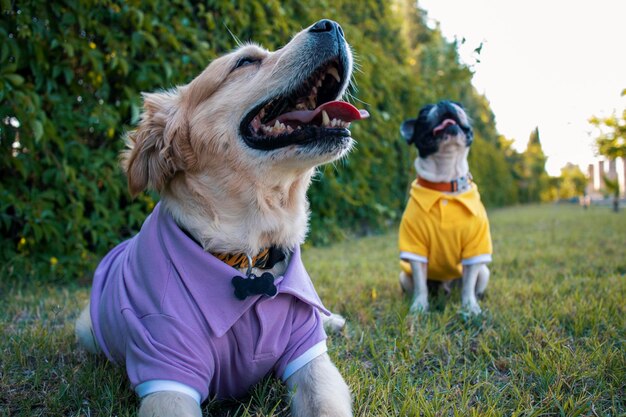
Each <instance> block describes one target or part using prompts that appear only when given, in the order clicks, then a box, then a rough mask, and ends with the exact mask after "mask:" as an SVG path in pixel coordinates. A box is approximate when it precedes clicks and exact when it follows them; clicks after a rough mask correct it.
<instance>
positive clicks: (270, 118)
mask: <svg viewBox="0 0 626 417" xmlns="http://www.w3.org/2000/svg"><path fill="white" fill-rule="evenodd" d="M341 68H342V67H341V66H340V65H339V64H338V63H337V62H334V61H331V62H330V63H327V64H325V65H322V66H321V67H320V68H318V70H316V71H315V72H314V73H313V75H311V77H309V78H308V79H307V80H306V81H305V82H304V83H302V84H301V85H300V86H298V87H296V88H294V89H293V90H292V91H291V92H289V93H288V94H285V95H282V96H278V97H275V98H273V99H271V100H269V101H267V102H265V103H263V104H261V105H259V106H257V107H256V108H254V109H253V110H252V111H251V112H249V113H248V114H247V115H246V116H245V117H244V118H243V120H242V122H241V128H240V129H241V134H242V137H243V139H244V141H245V142H246V143H247V144H248V146H250V147H252V148H255V149H259V150H274V149H278V148H282V147H285V146H289V145H294V144H305V143H311V142H314V141H316V140H322V139H325V138H331V137H347V136H350V131H349V130H348V127H349V126H350V122H352V121H355V120H361V119H365V118H366V117H369V114H368V113H367V111H366V110H359V109H357V108H356V107H354V106H353V105H352V104H350V103H347V102H345V101H337V100H336V99H337V97H338V96H339V93H340V89H341V85H342V76H343V74H342V69H341Z"/></svg>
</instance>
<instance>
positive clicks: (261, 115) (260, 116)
mask: <svg viewBox="0 0 626 417" xmlns="http://www.w3.org/2000/svg"><path fill="white" fill-rule="evenodd" d="M263 116H265V108H262V109H261V111H260V112H259V119H262V118H263Z"/></svg>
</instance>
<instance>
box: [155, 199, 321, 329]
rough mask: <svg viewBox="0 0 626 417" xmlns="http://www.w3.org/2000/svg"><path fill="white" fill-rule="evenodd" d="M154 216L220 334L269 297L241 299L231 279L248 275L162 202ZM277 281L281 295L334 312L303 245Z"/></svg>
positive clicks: (160, 234) (183, 274) (168, 252)
mask: <svg viewBox="0 0 626 417" xmlns="http://www.w3.org/2000/svg"><path fill="white" fill-rule="evenodd" d="M152 216H153V217H154V218H155V220H156V222H155V223H156V225H157V229H158V234H157V235H158V237H159V241H160V243H161V245H162V248H163V253H165V254H166V256H169V258H170V261H171V262H172V265H173V266H174V268H175V269H176V271H177V272H178V274H179V275H180V277H181V280H182V281H183V282H184V284H185V286H186V287H187V288H188V290H189V293H190V294H193V296H194V299H195V300H196V302H197V303H198V306H199V308H200V310H202V313H203V315H204V317H205V318H206V320H207V322H208V324H209V326H210V327H211V330H212V331H213V332H214V333H215V335H216V336H217V337H221V336H223V335H224V334H225V333H226V332H227V331H228V330H229V329H230V328H231V327H232V326H233V324H235V322H236V321H237V320H238V319H239V318H240V317H241V316H242V315H243V314H244V313H245V312H246V311H248V310H249V309H250V307H252V306H253V305H254V304H255V303H256V302H257V301H258V300H259V299H260V298H261V297H266V296H264V295H255V296H250V297H247V298H246V299H245V300H239V299H237V298H236V297H235V295H234V287H233V285H232V284H231V280H232V278H233V277H234V276H237V275H238V276H243V275H244V274H242V273H241V272H240V271H239V270H237V269H235V268H233V267H231V266H230V265H228V264H226V263H224V262H222V261H220V260H219V259H217V258H216V257H214V256H213V255H211V254H210V253H209V252H206V251H204V250H203V249H202V247H200V246H199V245H198V244H197V243H196V242H194V240H193V239H191V238H190V237H189V236H187V235H186V234H185V233H184V232H183V231H182V230H181V229H180V227H178V225H177V224H176V222H175V221H174V219H173V218H172V216H171V215H170V214H169V213H168V212H167V210H166V209H165V208H163V207H162V206H161V203H158V204H157V205H156V207H155V208H154V212H153V213H152ZM275 284H276V286H277V288H278V293H279V294H280V293H283V294H290V295H293V296H294V297H296V298H298V299H300V300H301V301H303V302H305V303H307V304H309V305H311V306H313V307H315V308H317V309H318V310H320V311H321V312H322V313H324V314H326V315H330V312H329V311H328V310H327V309H326V308H325V307H324V305H323V304H322V302H321V300H320V298H319V296H318V295H317V293H316V292H315V288H314V287H313V283H312V282H311V278H310V277H309V275H308V273H307V272H306V270H305V269H304V265H303V264H302V259H301V257H300V247H298V246H296V247H295V249H294V250H293V253H292V255H291V259H290V261H289V265H288V266H287V269H286V271H285V273H284V274H283V275H281V276H278V277H276V281H275Z"/></svg>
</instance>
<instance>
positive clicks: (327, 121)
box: [322, 110, 330, 126]
mask: <svg viewBox="0 0 626 417" xmlns="http://www.w3.org/2000/svg"><path fill="white" fill-rule="evenodd" d="M329 124H330V118H329V117H328V113H326V110H322V126H328V125H329Z"/></svg>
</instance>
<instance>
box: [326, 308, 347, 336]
mask: <svg viewBox="0 0 626 417" xmlns="http://www.w3.org/2000/svg"><path fill="white" fill-rule="evenodd" d="M322 321H323V322H324V330H326V331H327V332H328V333H339V332H340V331H341V330H342V329H343V328H344V327H345V326H346V319H345V318H344V317H343V316H340V315H339V314H335V313H330V317H329V316H322Z"/></svg>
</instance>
